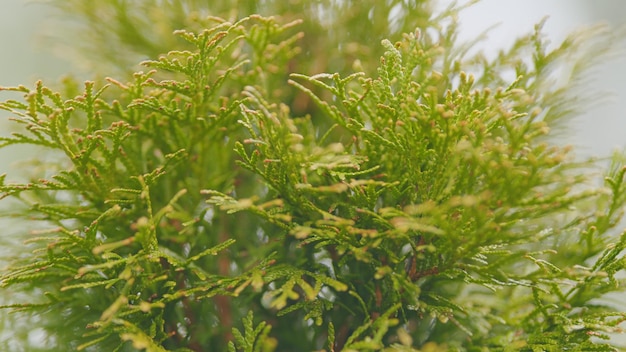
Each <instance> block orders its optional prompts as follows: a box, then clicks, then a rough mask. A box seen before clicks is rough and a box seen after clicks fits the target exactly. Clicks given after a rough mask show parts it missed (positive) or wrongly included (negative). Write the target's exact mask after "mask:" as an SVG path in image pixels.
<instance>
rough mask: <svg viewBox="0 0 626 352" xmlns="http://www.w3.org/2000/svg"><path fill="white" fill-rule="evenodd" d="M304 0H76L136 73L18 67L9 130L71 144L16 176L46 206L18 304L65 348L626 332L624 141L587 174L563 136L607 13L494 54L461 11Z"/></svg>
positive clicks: (600, 336) (575, 345)
mask: <svg viewBox="0 0 626 352" xmlns="http://www.w3.org/2000/svg"><path fill="white" fill-rule="evenodd" d="M283 3H285V4H286V2H280V1H262V2H257V1H240V2H237V3H236V4H235V5H232V4H229V5H228V6H226V5H224V6H225V7H224V8H222V9H219V7H220V5H219V3H218V5H211V6H214V7H215V8H207V7H206V6H207V4H205V3H204V2H199V1H192V0H188V1H150V0H146V1H141V2H127V1H119V0H117V1H113V0H111V1H100V2H85V1H65V2H62V3H60V4H59V6H61V7H63V6H68V9H71V11H78V12H81V15H82V16H84V18H86V19H88V20H91V21H90V22H89V23H90V26H92V29H93V31H91V32H90V33H91V34H92V35H96V36H97V38H99V39H100V40H99V41H95V43H96V44H97V45H98V46H99V48H100V51H98V52H97V55H99V57H98V58H99V59H100V60H103V61H104V63H103V64H102V65H104V66H105V67H107V68H108V66H106V65H108V64H107V62H108V63H109V64H111V65H113V66H115V67H116V70H118V71H117V73H119V74H120V75H121V76H127V78H124V79H114V78H106V79H105V80H99V81H96V82H92V81H88V82H86V83H85V84H84V85H82V86H81V85H80V84H77V83H76V82H75V81H73V80H70V79H68V80H66V81H64V82H63V85H62V87H60V88H58V89H51V88H48V87H46V86H45V85H44V84H43V83H41V82H38V83H36V84H35V86H34V87H33V88H27V87H25V86H20V87H14V88H2V90H3V91H4V92H7V93H9V94H10V93H12V92H13V93H17V94H21V95H22V96H23V98H18V99H9V100H6V101H5V102H4V103H0V108H1V109H3V110H7V111H9V112H11V114H12V116H13V120H14V121H15V122H16V123H17V124H18V126H19V128H20V129H19V131H17V132H15V133H13V134H12V135H10V136H4V137H1V138H0V147H9V146H12V145H22V144H30V145H35V146H38V147H40V148H42V149H44V150H48V151H51V152H50V153H51V154H47V155H54V156H55V158H54V161H53V162H47V161H46V160H43V158H40V159H38V160H36V161H35V162H34V163H35V165H36V166H38V167H37V168H33V169H32V170H31V180H29V181H28V182H25V183H19V182H9V181H7V180H6V177H5V176H4V175H3V176H2V177H1V178H0V181H1V182H0V192H1V194H2V197H3V198H12V199H17V200H19V201H20V202H21V204H22V206H21V207H19V208H17V209H13V213H14V214H16V215H18V216H20V217H22V218H23V219H25V220H27V221H31V222H34V221H37V222H41V223H42V224H43V227H44V228H45V229H44V230H39V231H36V232H32V233H29V234H25V235H24V236H25V237H26V243H27V244H28V248H29V249H30V250H31V251H29V252H26V251H23V250H22V251H21V252H20V254H19V255H16V258H15V260H14V261H13V262H12V263H11V264H10V266H9V267H8V268H7V269H5V270H3V271H2V275H1V276H0V286H1V287H2V288H3V289H5V290H6V289H12V290H19V291H20V292H23V293H27V294H28V296H27V299H26V301H19V302H9V303H7V304H6V305H5V306H4V307H5V308H12V309H13V311H16V312H22V313H24V312H25V313H30V314H31V315H30V319H31V321H32V322H33V324H35V325H36V326H40V327H42V328H44V329H46V332H47V335H46V338H47V339H48V344H49V346H54V347H52V349H53V350H66V351H69V350H85V351H103V350H106V351H132V350H146V351H208V350H229V351H293V350H298V351H309V350H310V351H312V350H326V351H340V350H343V351H374V350H388V351H447V350H457V351H485V350H494V351H511V350H524V351H544V350H546V351H561V350H574V351H591V350H594V351H613V350H615V346H612V344H611V343H610V335H609V334H610V333H614V332H619V331H620V327H619V325H620V323H621V322H622V321H623V320H624V319H626V313H624V312H622V311H620V309H619V308H616V307H612V306H610V305H608V304H607V303H606V302H605V301H602V298H603V297H604V296H605V294H607V293H610V292H622V290H623V289H622V287H620V283H621V281H620V279H619V277H618V276H617V274H618V272H619V271H621V270H622V269H624V265H625V264H626V262H625V259H624V255H623V253H622V252H623V250H624V247H626V234H623V233H622V234H619V233H616V232H615V231H614V229H615V227H616V225H617V224H618V222H619V220H620V217H621V209H622V208H623V205H624V202H625V201H626V186H625V185H624V183H623V179H624V173H625V172H626V169H625V168H624V167H623V163H622V162H621V161H622V160H623V159H621V158H620V156H616V157H615V160H614V164H613V165H612V166H611V168H610V169H609V170H608V171H607V173H606V178H605V186H604V187H603V188H601V189H589V188H588V187H581V185H582V184H584V183H585V182H586V176H585V175H586V173H585V172H583V171H584V170H585V168H586V167H588V166H589V165H588V164H586V163H578V162H576V161H574V160H573V158H572V157H571V156H570V155H569V149H568V148H561V147H558V146H555V145H553V144H552V143H550V139H549V138H548V137H549V132H550V127H552V126H554V125H555V124H556V123H558V122H561V121H563V119H565V118H566V117H568V116H570V115H571V114H572V105H573V104H574V102H575V98H574V97H573V96H572V95H571V90H569V89H568V88H567V87H568V85H569V84H570V82H572V81H573V82H575V81H576V80H577V79H578V77H579V76H578V75H579V73H580V72H581V69H582V68H583V67H584V66H586V65H587V64H588V62H589V55H588V53H589V50H590V45H592V46H594V45H595V46H594V49H596V52H595V53H594V54H597V51H598V50H597V49H598V48H600V49H606V46H602V45H600V44H598V43H599V42H598V41H600V42H601V43H604V44H606V43H608V39H607V38H608V36H609V34H607V33H606V32H602V33H601V32H594V33H592V34H593V36H592V37H593V38H594V40H595V41H590V40H589V39H588V38H587V39H585V38H583V37H585V36H581V35H580V33H578V34H575V35H572V36H571V37H570V38H568V39H566V40H565V41H564V42H563V43H562V44H561V45H560V46H558V47H556V48H552V49H550V48H548V46H547V43H546V41H545V39H544V38H543V37H542V35H541V31H540V29H541V26H540V25H538V26H537V27H536V28H535V31H534V32H532V33H531V34H529V35H528V36H526V37H523V38H520V39H518V40H516V41H515V42H514V43H513V45H512V46H511V48H510V49H508V50H506V51H502V52H500V54H499V55H497V56H496V57H495V58H488V57H485V56H484V55H482V54H481V53H475V54H470V53H471V49H472V45H471V44H467V45H464V44H461V43H458V42H457V40H456V36H457V32H458V28H457V26H456V15H457V11H458V9H457V8H448V9H445V10H443V11H442V12H441V13H439V14H436V15H434V14H433V10H432V8H433V6H432V4H431V3H430V2H427V1H423V2H419V1H388V2H385V5H382V4H381V2H374V1H364V2H359V4H356V3H355V2H353V1H344V2H335V1H327V2H320V3H315V4H316V5H315V6H317V8H312V6H314V5H313V3H312V2H307V1H291V2H289V7H288V8H287V7H285V6H287V5H281V4H283ZM255 4H256V5H255ZM257 6H258V8H257ZM344 7H346V8H348V7H349V8H350V9H353V10H354V11H353V12H349V11H346V8H344ZM381 7H382V8H381ZM260 9H269V10H266V11H270V10H271V11H272V12H273V13H277V14H281V17H280V18H278V17H276V18H273V17H264V16H262V15H250V14H251V13H257V12H261V13H262V12H263V11H260ZM288 9H289V10H288ZM394 9H395V10H394ZM305 10H307V11H305ZM313 10H315V11H313ZM394 11H395V12H394ZM398 11H400V12H398ZM205 12H206V13H205ZM300 13H307V14H309V17H308V18H306V20H305V21H304V23H302V22H301V21H300V20H299V19H296V18H294V17H298V16H300V15H299V14H300ZM344 13H346V14H347V15H346V16H343V14H344ZM394 13H396V15H393V14H394ZM397 13H400V14H404V15H398V14H397ZM95 14H98V18H95V17H90V16H95ZM208 14H219V15H221V16H222V17H207V15H208ZM368 14H369V15H368ZM392 15H393V16H392ZM394 16H395V17H394ZM222 18H228V20H226V19H222ZM368 21H369V22H368ZM149 23H153V24H154V25H150V24H149ZM365 23H373V24H375V26H373V28H376V29H377V30H378V31H377V32H375V34H373V35H369V34H368V33H366V29H367V28H364V26H366V27H368V26H369V25H366V24H365ZM146 28H150V31H147V30H146ZM173 28H178V29H177V30H176V31H175V32H174V33H175V36H174V37H170V36H169V32H170V30H171V29H173ZM179 28H185V29H179ZM303 28H304V34H303V32H300V30H302V29H303ZM310 28H317V30H314V29H312V30H311V33H320V31H328V32H329V33H331V34H332V35H329V36H328V38H327V37H323V36H314V37H313V38H310V36H309V35H308V34H307V29H310ZM416 28H417V29H416ZM401 33H403V34H401ZM585 34H587V36H588V35H589V34H590V33H589V32H586V33H585ZM377 35H381V38H380V39H382V36H389V37H392V38H396V39H394V41H390V40H387V39H382V41H381V42H380V43H381V44H380V45H378V44H377V43H375V44H372V43H371V38H372V37H374V38H375V37H376V36H377ZM173 38H176V39H173ZM325 41H327V42H325ZM103 43H111V45H110V46H108V47H107V46H105V45H103ZM339 44H342V45H343V47H342V48H343V49H341V48H340V45H339ZM598 45H600V46H599V47H598ZM162 46H166V47H165V48H163V47H162ZM317 46H319V47H317ZM348 47H349V48H348ZM121 49H124V51H125V52H126V54H125V55H115V53H116V51H119V50H121ZM125 49H128V50H125ZM161 52H167V54H163V55H160V53H161ZM318 53H319V55H318ZM379 53H380V55H379ZM143 55H145V56H148V57H152V58H153V59H150V60H147V61H143V62H142V66H144V69H143V71H138V72H136V73H134V74H132V75H131V74H129V75H125V73H124V71H125V69H126V68H127V67H131V65H130V64H128V62H126V61H125V60H129V59H136V58H137V57H140V56H143ZM555 67H556V68H558V69H559V70H558V72H559V73H560V74H567V75H569V76H570V81H568V83H566V84H561V85H559V84H556V83H555V82H557V83H558V82H560V81H559V80H558V79H557V78H555V72H556V71H554V68H555ZM323 71H325V72H331V73H319V72H323ZM304 73H306V74H304ZM20 297H21V296H20ZM23 317H28V316H26V315H24V316H23ZM24 343H26V341H24ZM4 347H5V348H13V349H15V348H16V346H15V345H11V344H10V342H7V343H5V346H4ZM29 350H35V347H31V349H29ZM41 350H50V348H44V347H41Z"/></svg>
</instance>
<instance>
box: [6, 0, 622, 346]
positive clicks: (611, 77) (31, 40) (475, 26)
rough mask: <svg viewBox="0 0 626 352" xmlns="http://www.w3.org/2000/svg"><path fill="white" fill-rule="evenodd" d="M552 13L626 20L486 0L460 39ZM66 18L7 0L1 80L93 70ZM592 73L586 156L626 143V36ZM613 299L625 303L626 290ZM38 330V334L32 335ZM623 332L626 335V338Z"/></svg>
mask: <svg viewBox="0 0 626 352" xmlns="http://www.w3.org/2000/svg"><path fill="white" fill-rule="evenodd" d="M85 1H91V0H85ZM311 1H315V0H311ZM440 2H441V6H445V5H447V4H449V3H450V1H448V0H441V1H440ZM461 2H463V1H461ZM546 16H547V17H549V18H548V20H547V22H546V25H545V26H544V30H545V33H546V34H547V35H548V37H549V38H550V39H551V41H552V42H553V43H555V44H558V43H559V42H560V41H561V40H563V39H564V38H565V36H566V35H567V34H568V33H570V32H572V31H573V30H575V29H579V28H581V27H584V26H592V25H594V24H597V23H599V22H604V23H607V24H609V25H610V26H612V27H613V28H615V30H618V29H619V28H621V27H623V26H626V1H624V0H603V1H593V0H483V1H481V2H479V3H478V4H476V5H474V6H472V7H470V8H469V9H467V10H465V11H464V12H463V13H462V15H461V17H460V22H461V28H462V32H461V39H466V40H470V39H472V38H474V37H476V36H477V35H479V34H480V33H482V32H483V31H484V30H485V29H487V28H488V27H490V26H492V25H494V24H498V25H497V26H496V27H495V28H494V29H493V30H491V32H490V34H489V37H488V39H487V40H486V41H485V42H483V43H482V44H481V45H482V48H483V49H484V50H485V51H486V52H487V53H490V52H491V53H495V52H496V51H497V50H498V49H499V48H506V47H508V46H509V45H510V43H511V42H512V40H513V39H514V38H515V37H517V36H519V35H522V34H524V33H527V32H530V31H532V29H533V26H534V24H535V23H538V22H539V21H541V20H542V19H543V18H545V17H546ZM62 25H63V18H62V17H60V15H59V13H58V12H56V11H55V10H54V9H52V8H51V7H49V6H47V5H46V4H45V1H43V0H40V1H28V0H0V86H14V85H19V84H25V85H30V84H32V83H33V82H35V81H36V80H37V79H44V80H45V81H48V82H54V81H56V80H59V79H60V78H61V77H62V76H63V75H66V74H74V75H77V76H79V77H84V78H90V75H89V72H84V71H81V69H80V68H79V67H77V66H76V65H75V63H73V62H72V60H70V58H67V57H63V52H59V51H58V50H57V49H55V48H56V46H55V44H54V41H53V40H51V39H50V37H51V36H50V34H51V33H55V32H56V31H61V30H62V29H61V28H60V26H61V27H62ZM65 29H66V28H65ZM625 42H626V39H625ZM589 77H590V78H591V79H590V80H589V83H588V87H584V89H583V90H582V94H589V95H593V94H596V93H597V92H605V93H606V94H603V95H604V96H606V97H608V98H606V99H603V100H598V101H597V102H595V103H594V104H593V105H591V106H589V107H588V108H587V109H586V111H581V112H580V114H579V115H578V116H576V117H575V118H574V119H572V120H571V123H570V125H569V126H568V129H567V132H566V133H564V134H562V135H561V136H560V137H559V140H558V141H557V142H558V143H559V144H571V145H573V146H574V147H575V149H574V150H575V153H576V155H577V156H579V157H581V158H586V157H590V156H598V157H604V156H609V155H610V153H611V152H612V150H614V149H622V148H625V147H626V45H625V43H616V48H615V51H614V53H613V55H612V57H607V58H606V59H605V60H604V61H602V62H601V64H599V65H598V66H597V67H595V68H594V69H593V71H592V72H591V73H590V76H589ZM6 98H7V96H6V94H4V93H0V99H1V100H4V99H6ZM7 116H8V115H7V114H6V113H4V112H1V111H0V134H7V133H9V130H8V126H9V125H8V124H7V123H6V118H7ZM29 152H31V151H30V150H28V149H24V148H15V147H12V148H7V149H0V173H5V172H8V171H9V170H11V167H12V165H15V164H16V163H18V162H20V161H22V160H23V159H25V158H27V157H28V155H29ZM13 178H15V177H13ZM4 205H6V203H5V204H4ZM4 205H3V206H4ZM0 228H2V229H3V231H2V232H0V264H1V262H2V260H1V259H2V258H3V257H5V256H6V255H7V254H8V253H9V251H10V243H11V242H12V239H11V235H12V233H15V232H16V231H15V224H12V223H11V222H10V221H7V220H2V222H0ZM12 229H13V230H12ZM3 294H4V293H3ZM614 299H615V300H616V301H618V302H619V301H621V302H622V304H625V305H626V303H624V302H626V297H614ZM625 309H626V308H625ZM0 314H5V312H0ZM8 334H10V333H9V332H7V331H3V332H0V338H7V337H8V336H9V335H8ZM36 336H37V334H33V338H36ZM622 340H623V341H624V343H626V338H624V339H622Z"/></svg>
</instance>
